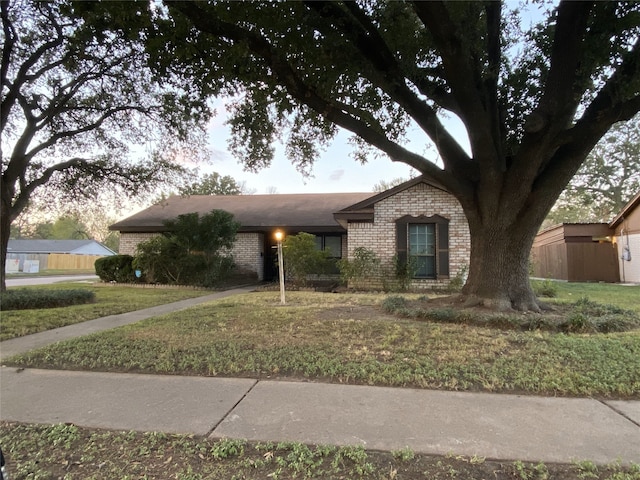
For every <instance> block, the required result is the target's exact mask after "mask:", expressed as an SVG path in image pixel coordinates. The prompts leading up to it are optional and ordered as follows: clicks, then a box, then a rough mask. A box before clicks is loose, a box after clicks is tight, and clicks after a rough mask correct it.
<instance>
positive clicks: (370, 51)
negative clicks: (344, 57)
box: [305, 1, 470, 174]
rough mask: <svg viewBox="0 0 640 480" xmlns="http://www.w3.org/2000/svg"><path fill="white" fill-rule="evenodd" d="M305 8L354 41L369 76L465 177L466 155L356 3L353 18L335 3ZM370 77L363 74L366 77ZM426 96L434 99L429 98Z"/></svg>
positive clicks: (352, 7)
mask: <svg viewBox="0 0 640 480" xmlns="http://www.w3.org/2000/svg"><path fill="white" fill-rule="evenodd" d="M305 4H306V5H307V6H308V7H309V8H310V9H312V10H313V11H315V12H316V13H318V14H319V15H320V16H322V17H323V18H327V19H330V20H332V24H333V25H336V26H337V28H338V29H339V31H340V33H341V34H342V35H343V36H345V37H347V38H349V39H350V40H351V42H352V44H353V45H354V46H355V47H356V49H357V50H358V53H359V54H360V55H361V56H362V57H363V58H364V59H366V60H367V61H368V62H369V63H370V64H371V66H372V67H373V71H372V72H371V73H370V74H372V76H373V77H374V78H373V79H372V80H373V83H374V84H376V85H378V86H380V87H381V88H382V89H383V90H384V91H385V92H386V93H387V94H388V95H389V96H390V97H391V98H392V99H393V100H394V101H396V102H397V103H398V105H400V106H401V107H402V108H403V109H404V111H405V112H407V113H408V114H409V115H410V116H411V118H413V119H414V120H415V121H416V123H417V124H418V125H419V126H420V128H422V130H423V131H424V132H425V133H427V135H428V136H429V137H430V138H431V140H432V141H433V142H434V143H435V144H436V147H437V148H438V150H439V151H440V153H441V154H442V159H443V161H444V163H445V165H448V166H449V167H450V168H456V169H458V170H460V172H461V174H464V173H463V172H464V165H465V164H466V163H470V159H469V157H468V155H467V153H466V152H465V151H464V150H463V149H462V148H461V147H460V145H459V144H458V142H457V141H456V140H455V139H454V138H453V137H452V136H451V135H450V134H449V133H448V132H447V130H446V129H445V128H444V126H443V125H442V124H441V122H440V121H439V120H438V118H437V115H436V112H435V111H434V110H433V109H432V108H431V107H430V106H429V105H427V104H426V103H425V102H424V101H423V100H421V99H420V98H418V96H417V95H416V94H415V93H414V92H412V91H411V89H410V88H409V87H408V86H407V84H406V81H405V75H404V74H403V73H402V71H401V68H400V65H399V64H398V62H397V61H396V58H395V56H394V54H393V53H392V52H391V50H390V49H389V47H388V46H387V43H386V42H385V40H384V38H382V36H381V35H380V32H379V31H378V29H377V28H376V26H375V25H374V24H373V23H372V22H371V20H370V18H369V17H368V16H367V15H366V14H365V13H364V12H363V11H362V10H361V9H360V7H358V5H357V4H356V3H355V2H345V3H344V5H345V6H346V8H347V10H348V12H349V13H350V14H351V15H352V16H350V15H348V14H347V12H345V11H344V10H343V9H341V8H340V7H339V6H338V4H336V3H335V2H314V1H307V2H305ZM368 73H369V72H361V74H363V75H364V76H365V77H366V76H367V74H368ZM422 86H423V87H426V83H422ZM439 92H440V95H436V97H438V98H439V99H440V100H441V101H443V102H445V103H448V105H450V106H452V102H450V101H449V102H447V100H446V97H445V96H444V95H443V90H442V89H440V90H439ZM427 96H428V97H431V95H430V94H428V95H427Z"/></svg>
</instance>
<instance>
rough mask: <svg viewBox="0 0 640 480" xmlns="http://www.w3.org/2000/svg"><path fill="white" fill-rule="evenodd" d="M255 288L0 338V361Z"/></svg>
mask: <svg viewBox="0 0 640 480" xmlns="http://www.w3.org/2000/svg"><path fill="white" fill-rule="evenodd" d="M254 289H255V286H254V285H252V286H247V287H239V288H234V289H231V290H224V291H221V292H216V293H211V294H209V295H204V296H202V297H195V298H188V299H186V300H180V301H179V302H173V303H167V304H165V305H157V306H155V307H150V308H145V309H143V310H137V311H133V312H126V313H121V314H119V315H109V316H108V317H102V318H96V319H95V320H89V321H87V322H82V323H76V324H73V325H67V326H66V327H60V328H55V329H53V330H47V331H45V332H40V333H34V334H33V335H26V336H24V337H18V338H12V339H11V340H5V341H4V342H0V361H3V360H5V359H6V358H9V357H12V356H14V355H19V354H21V353H26V352H28V351H30V350H34V349H36V348H41V347H45V346H47V345H51V344H52V343H56V342H60V341H62V340H68V339H70V338H76V337H82V336H84V335H89V334H91V333H96V332H101V331H103V330H109V329H111V328H116V327H121V326H123V325H128V324H130V323H135V322H139V321H140V320H145V319H147V318H151V317H157V316H158V315H164V314H165V313H171V312H176V311H178V310H184V309H185V308H189V307H192V306H194V305H199V304H201V303H206V302H211V301H213V300H218V299H220V298H225V297H229V296H231V295H238V294H240V293H248V292H251V291H253V290H254Z"/></svg>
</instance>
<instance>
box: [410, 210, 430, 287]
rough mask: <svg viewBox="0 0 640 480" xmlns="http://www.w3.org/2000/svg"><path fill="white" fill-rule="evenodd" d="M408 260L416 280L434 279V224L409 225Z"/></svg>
mask: <svg viewBox="0 0 640 480" xmlns="http://www.w3.org/2000/svg"><path fill="white" fill-rule="evenodd" d="M408 246H409V258H411V259H412V260H413V262H414V265H415V276H416V277H417V278H436V225H435V223H424V224H409V245H408Z"/></svg>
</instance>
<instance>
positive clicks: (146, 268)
mask: <svg viewBox="0 0 640 480" xmlns="http://www.w3.org/2000/svg"><path fill="white" fill-rule="evenodd" d="M165 225H166V227H167V231H166V233H164V234H163V235H158V236H156V237H153V238H151V239H149V240H147V241H146V242H142V243H140V244H139V245H138V248H137V251H136V255H135V260H134V266H135V268H137V269H140V270H141V271H142V274H143V275H144V278H145V280H146V281H147V282H150V283H168V284H183V285H200V286H204V287H212V286H214V285H215V284H216V283H217V282H219V281H220V280H223V279H224V278H225V277H226V275H228V274H229V273H230V271H231V269H232V267H233V258H232V257H231V256H230V255H229V253H228V252H229V250H230V249H231V248H232V247H233V244H234V242H235V239H236V234H237V231H238V228H239V227H240V224H239V223H238V222H236V221H235V220H233V215H232V214H230V213H228V212H225V211H223V210H212V211H211V212H209V213H207V214H205V215H202V216H200V215H199V214H198V213H189V214H185V215H179V216H178V217H177V218H176V219H175V220H171V221H168V222H166V223H165Z"/></svg>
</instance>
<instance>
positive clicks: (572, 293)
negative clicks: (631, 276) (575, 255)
mask: <svg viewBox="0 0 640 480" xmlns="http://www.w3.org/2000/svg"><path fill="white" fill-rule="evenodd" d="M556 285H557V293H558V296H557V297H556V298H553V299H544V301H546V302H549V303H554V302H575V301H576V300H578V299H579V298H580V297H587V298H588V299H589V300H592V301H594V302H598V303H605V304H612V305H616V306H618V307H620V308H626V309H629V310H635V311H636V312H638V313H640V285H633V286H623V285H616V284H611V283H569V282H556Z"/></svg>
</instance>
